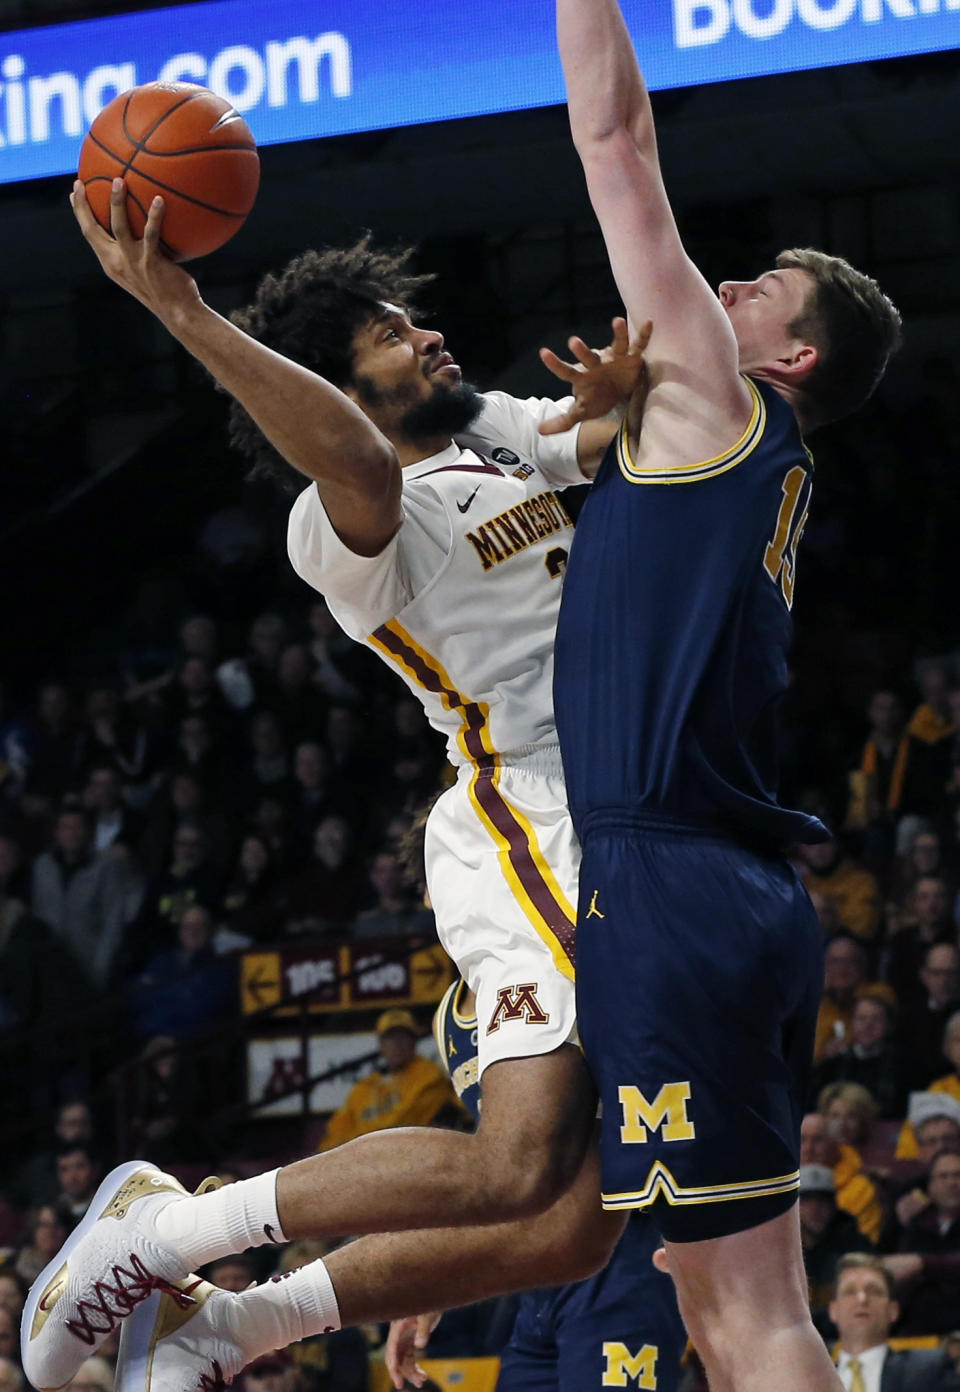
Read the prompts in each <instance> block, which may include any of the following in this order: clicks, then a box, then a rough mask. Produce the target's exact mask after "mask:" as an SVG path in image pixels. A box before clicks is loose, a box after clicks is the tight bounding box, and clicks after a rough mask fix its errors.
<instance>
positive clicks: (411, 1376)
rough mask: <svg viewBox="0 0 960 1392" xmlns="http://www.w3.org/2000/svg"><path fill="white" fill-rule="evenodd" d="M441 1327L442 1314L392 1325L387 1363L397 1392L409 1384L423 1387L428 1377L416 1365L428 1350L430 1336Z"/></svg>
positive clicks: (386, 1357)
mask: <svg viewBox="0 0 960 1392" xmlns="http://www.w3.org/2000/svg"><path fill="white" fill-rule="evenodd" d="M439 1323H440V1316H439V1314H430V1315H411V1316H409V1317H408V1318H407V1319H399V1320H393V1321H392V1322H391V1325H390V1332H389V1334H388V1335H387V1347H386V1350H385V1352H384V1360H385V1362H386V1365H387V1372H388V1373H389V1374H390V1380H391V1382H392V1383H393V1385H394V1387H396V1388H397V1389H398V1392H399V1389H401V1388H403V1387H405V1386H406V1384H407V1383H413V1385H414V1387H422V1386H423V1384H424V1383H425V1382H426V1380H427V1375H426V1373H425V1372H424V1371H423V1369H422V1368H421V1367H420V1365H419V1364H418V1363H417V1358H418V1356H419V1355H420V1354H422V1353H423V1350H424V1349H425V1348H426V1347H427V1344H428V1343H429V1342H430V1335H431V1334H432V1333H433V1331H434V1330H435V1329H436V1327H437V1325H438V1324H439Z"/></svg>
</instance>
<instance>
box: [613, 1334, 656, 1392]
mask: <svg viewBox="0 0 960 1392" xmlns="http://www.w3.org/2000/svg"><path fill="white" fill-rule="evenodd" d="M659 1352H660V1350H659V1349H658V1348H657V1346H656V1344H644V1346H643V1348H642V1349H641V1350H640V1352H639V1353H637V1354H633V1353H631V1352H630V1350H629V1349H628V1348H627V1346H626V1344H604V1346H603V1357H604V1360H605V1361H604V1369H603V1377H602V1378H601V1379H600V1381H601V1385H602V1386H603V1387H626V1385H627V1382H628V1380H629V1379H631V1378H632V1379H633V1380H634V1381H635V1382H636V1384H637V1386H638V1387H644V1388H655V1387H656V1385H657V1355H658V1354H659Z"/></svg>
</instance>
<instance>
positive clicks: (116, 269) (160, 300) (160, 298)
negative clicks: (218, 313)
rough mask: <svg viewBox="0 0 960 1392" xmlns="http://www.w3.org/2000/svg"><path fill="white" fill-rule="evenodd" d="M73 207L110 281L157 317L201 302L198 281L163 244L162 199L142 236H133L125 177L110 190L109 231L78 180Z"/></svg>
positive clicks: (154, 205)
mask: <svg viewBox="0 0 960 1392" xmlns="http://www.w3.org/2000/svg"><path fill="white" fill-rule="evenodd" d="M70 206H71V207H72V208H73V213H74V216H75V218H76V219H77V222H78V223H79V224H80V231H81V232H82V233H83V235H84V237H85V238H86V239H87V241H88V242H89V243H90V246H91V247H92V248H93V251H94V254H95V255H96V257H97V260H98V261H99V262H100V265H101V266H102V267H103V269H104V271H105V272H106V273H107V275H108V276H109V277H110V279H111V280H112V281H115V282H116V284H117V285H119V286H121V287H122V288H123V289H124V290H126V291H128V292H129V294H131V295H133V296H134V298H135V299H137V300H139V301H140V303H141V304H142V305H146V307H147V309H149V310H151V311H152V313H154V314H155V315H156V316H157V318H158V319H161V320H163V321H164V322H167V321H168V320H172V319H175V318H176V314H177V311H178V310H181V309H183V308H186V307H189V306H190V305H192V304H196V303H197V302H198V301H199V299H200V292H199V290H198V289H197V284H196V281H195V280H194V279H193V277H192V276H190V275H188V273H187V272H186V271H185V270H183V269H182V267H180V266H178V265H177V264H176V262H175V261H172V260H171V259H170V257H169V256H167V255H166V254H165V253H164V252H163V250H162V248H161V246H160V235H161V231H162V228H163V214H164V202H163V199H162V198H160V197H157V198H155V199H154V200H153V202H152V203H151V204H150V210H149V212H148V214H147V222H146V226H145V228H144V232H143V236H142V238H138V237H135V236H134V235H133V233H132V232H131V230H130V222H129V219H128V218H127V191H126V187H125V185H124V182H123V180H122V179H114V181H113V184H112V187H111V190H110V231H109V232H107V231H106V230H105V229H104V228H103V227H101V226H100V224H99V222H98V221H97V219H96V218H95V217H94V215H93V209H92V208H91V207H90V204H89V203H88V202H87V195H86V190H85V189H84V186H83V184H82V183H81V182H80V180H79V179H77V180H76V182H75V183H74V185H73V192H72V193H71V194H70ZM111 234H112V235H111Z"/></svg>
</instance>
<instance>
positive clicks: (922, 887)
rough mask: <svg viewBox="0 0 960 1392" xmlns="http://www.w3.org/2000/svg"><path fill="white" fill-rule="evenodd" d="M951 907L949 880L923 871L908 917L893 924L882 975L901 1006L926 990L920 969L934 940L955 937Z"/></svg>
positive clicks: (915, 888)
mask: <svg viewBox="0 0 960 1392" xmlns="http://www.w3.org/2000/svg"><path fill="white" fill-rule="evenodd" d="M950 908H951V905H950V891H949V889H948V887H947V882H946V880H944V879H942V878H941V876H939V875H921V877H920V878H919V879H918V880H917V881H916V883H915V885H914V887H913V893H912V895H911V897H910V914H909V919H908V920H906V921H903V920H895V921H892V922H891V924H890V932H891V935H892V936H891V938H890V941H889V943H888V944H887V949H886V957H885V964H884V973H883V975H884V979H885V980H886V981H889V983H890V985H891V986H892V987H893V989H894V991H895V992H896V996H897V1000H898V1001H899V1002H900V1005H901V1007H903V1006H906V1005H907V1004H908V1003H909V1002H910V1001H911V1000H912V999H913V998H914V997H916V996H919V995H922V994H923V988H922V986H921V984H920V977H919V973H920V968H921V966H922V965H923V959H924V957H925V955H926V952H927V949H928V948H929V947H932V946H933V944H934V943H942V942H952V941H953V938H954V927H953V923H952V921H951V918H950Z"/></svg>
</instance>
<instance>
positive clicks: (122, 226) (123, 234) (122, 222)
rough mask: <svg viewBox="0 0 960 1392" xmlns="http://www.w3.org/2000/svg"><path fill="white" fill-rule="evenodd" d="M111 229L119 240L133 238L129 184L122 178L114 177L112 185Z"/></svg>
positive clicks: (124, 240) (123, 240) (125, 240)
mask: <svg viewBox="0 0 960 1392" xmlns="http://www.w3.org/2000/svg"><path fill="white" fill-rule="evenodd" d="M110 231H111V232H112V233H113V235H114V238H115V239H116V240H117V241H118V242H129V241H131V240H132V236H131V233H130V222H129V219H128V218H127V186H126V184H125V183H124V182H123V180H122V179H114V180H113V182H112V183H111V185H110Z"/></svg>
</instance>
